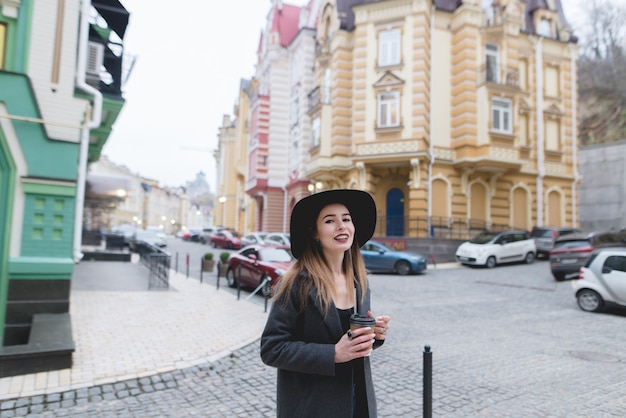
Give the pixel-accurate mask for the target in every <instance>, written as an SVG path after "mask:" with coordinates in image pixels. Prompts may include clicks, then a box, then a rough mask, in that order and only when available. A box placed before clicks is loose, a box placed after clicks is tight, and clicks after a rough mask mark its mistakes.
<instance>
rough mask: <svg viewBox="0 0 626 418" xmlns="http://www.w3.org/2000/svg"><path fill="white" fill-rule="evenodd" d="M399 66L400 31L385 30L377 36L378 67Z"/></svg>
mask: <svg viewBox="0 0 626 418" xmlns="http://www.w3.org/2000/svg"><path fill="white" fill-rule="evenodd" d="M396 64H400V29H391V30H385V31H382V32H380V33H379V35H378V65H380V66H381V67H383V66H387V65H396Z"/></svg>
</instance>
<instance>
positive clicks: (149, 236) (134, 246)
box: [128, 229, 167, 252]
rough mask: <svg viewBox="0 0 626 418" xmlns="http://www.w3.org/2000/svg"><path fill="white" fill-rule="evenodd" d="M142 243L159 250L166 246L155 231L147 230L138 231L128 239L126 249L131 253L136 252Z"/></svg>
mask: <svg viewBox="0 0 626 418" xmlns="http://www.w3.org/2000/svg"><path fill="white" fill-rule="evenodd" d="M142 242H144V243H147V244H150V245H153V246H155V247H159V248H163V247H165V246H166V245H167V243H166V242H165V239H163V238H162V237H160V236H159V234H158V233H156V232H155V231H151V230H149V229H138V230H137V231H135V233H134V234H133V236H132V238H131V239H130V242H129V244H128V247H129V248H130V250H131V251H134V252H137V251H138V250H139V246H140V245H141V243H142Z"/></svg>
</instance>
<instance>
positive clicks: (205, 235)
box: [198, 226, 218, 244]
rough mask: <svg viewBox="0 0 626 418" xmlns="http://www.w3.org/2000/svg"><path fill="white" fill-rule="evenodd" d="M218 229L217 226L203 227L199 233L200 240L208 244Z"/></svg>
mask: <svg viewBox="0 0 626 418" xmlns="http://www.w3.org/2000/svg"><path fill="white" fill-rule="evenodd" d="M217 231H218V228H217V227H216V226H209V227H206V228H202V231H200V232H199V234H198V241H199V242H201V243H203V244H208V243H209V242H211V237H212V236H213V234H215V233H216V232H217Z"/></svg>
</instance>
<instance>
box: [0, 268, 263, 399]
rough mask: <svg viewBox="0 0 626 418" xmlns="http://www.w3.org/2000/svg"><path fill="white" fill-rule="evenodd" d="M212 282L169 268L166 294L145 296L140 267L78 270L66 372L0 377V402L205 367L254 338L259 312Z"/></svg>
mask: <svg viewBox="0 0 626 418" xmlns="http://www.w3.org/2000/svg"><path fill="white" fill-rule="evenodd" d="M215 283H216V274H215V273H210V274H205V276H204V283H200V282H199V281H198V279H194V278H187V277H186V276H185V275H183V274H179V273H176V272H175V271H174V270H170V289H169V290H148V270H147V269H146V268H145V267H144V266H142V265H141V264H139V263H135V262H131V263H129V262H104V261H83V262H81V263H79V264H77V265H76V270H75V273H74V276H73V278H72V289H71V295H70V313H71V316H72V332H73V336H74V342H75V345H76V351H75V352H74V355H73V365H72V368H71V369H64V370H59V371H51V372H42V373H36V374H28V375H21V376H13V377H6V378H2V379H0V401H1V400H6V399H13V398H20V397H26V396H36V395H42V394H50V393H57V392H63V391H67V390H73V389H80V388H87V387H92V386H97V385H102V384H110V383H116V382H120V381H125V380H129V379H135V378H140V377H145V376H151V375H154V374H157V373H163V372H167V371H172V370H176V369H183V368H187V367H191V366H195V365H198V364H204V363H209V362H213V361H216V360H217V359H219V358H221V357H224V356H227V355H229V354H230V353H231V352H232V351H234V350H236V349H238V348H240V347H242V346H245V345H247V344H250V343H252V342H254V341H256V340H257V339H258V338H260V336H261V332H262V331H263V327H264V325H265V320H266V318H267V314H266V313H265V312H263V309H262V308H261V307H259V306H258V305H255V304H253V303H249V302H246V301H244V299H243V298H242V299H241V300H237V299H236V296H235V295H233V294H231V293H229V292H226V291H224V290H223V289H220V290H218V289H216V286H215ZM222 285H224V286H225V285H226V283H225V281H224V280H222V282H221V283H220V288H221V286H222Z"/></svg>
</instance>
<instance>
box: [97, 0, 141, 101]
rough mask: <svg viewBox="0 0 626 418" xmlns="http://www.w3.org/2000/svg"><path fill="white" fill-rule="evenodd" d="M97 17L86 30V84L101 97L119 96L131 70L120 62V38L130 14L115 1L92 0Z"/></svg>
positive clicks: (122, 48) (122, 53)
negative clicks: (87, 45)
mask: <svg viewBox="0 0 626 418" xmlns="http://www.w3.org/2000/svg"><path fill="white" fill-rule="evenodd" d="M92 5H93V8H94V9H95V11H96V12H97V14H98V16H97V17H92V19H91V21H90V28H89V47H88V61H87V74H86V75H85V78H86V81H87V83H89V84H90V85H91V86H93V87H95V88H97V89H98V90H100V91H101V92H102V93H103V94H106V95H108V96H111V97H114V98H121V97H122V86H123V84H124V82H125V81H126V78H127V76H128V74H129V73H130V70H131V68H132V64H133V61H134V60H132V59H131V60H130V61H131V62H130V63H127V62H125V60H124V44H123V39H124V35H125V33H126V27H127V26H128V19H129V16H130V13H128V11H127V10H126V9H125V8H124V6H122V4H121V3H120V2H119V1H118V0H93V1H92Z"/></svg>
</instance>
